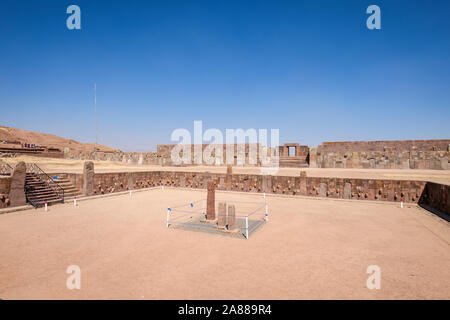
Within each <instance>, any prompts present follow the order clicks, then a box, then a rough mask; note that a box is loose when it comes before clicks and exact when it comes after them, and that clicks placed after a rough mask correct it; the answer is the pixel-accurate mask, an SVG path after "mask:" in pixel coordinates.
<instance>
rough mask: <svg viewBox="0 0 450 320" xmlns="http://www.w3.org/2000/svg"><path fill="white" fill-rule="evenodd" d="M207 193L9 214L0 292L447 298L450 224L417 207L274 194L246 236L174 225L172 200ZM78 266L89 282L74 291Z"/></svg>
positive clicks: (5, 295) (7, 295) (146, 195)
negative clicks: (375, 271)
mask: <svg viewBox="0 0 450 320" xmlns="http://www.w3.org/2000/svg"><path fill="white" fill-rule="evenodd" d="M204 197H205V191H201V190H198V191H195V190H182V189H169V188H166V189H164V190H161V189H155V190H148V191H140V192H135V193H133V195H132V196H131V197H130V196H129V195H128V194H122V195H115V196H111V197H103V198H97V199H91V200H85V201H79V203H78V206H77V207H74V206H73V204H72V203H66V204H60V205H55V206H51V207H49V211H48V212H45V211H44V209H43V208H39V209H31V210H26V211H20V212H14V213H7V214H2V215H0V243H1V247H0V298H1V299H122V298H123V299H334V298H337V299H450V250H449V243H450V228H449V223H447V222H446V221H444V220H441V219H440V218H438V217H436V216H434V215H432V214H430V213H428V212H427V211H425V210H423V209H421V208H419V207H416V206H414V205H411V206H405V207H404V208H400V207H399V205H398V204H396V203H375V202H370V201H351V200H331V199H315V198H304V197H298V196H297V197H288V196H285V197H283V196H269V197H268V198H267V199H268V202H269V210H270V215H269V222H268V223H267V224H265V225H263V226H262V227H261V228H260V229H258V230H257V231H256V232H254V233H253V234H252V235H251V237H250V239H248V240H245V239H242V238H233V237H227V236H222V235H216V234H208V233H203V232H195V231H186V230H179V229H173V228H166V226H165V221H166V211H167V207H171V206H172V207H173V206H176V205H179V204H184V203H189V202H193V201H196V200H199V199H202V198H204ZM216 199H225V200H227V202H228V203H231V202H232V201H253V200H257V201H260V200H262V196H261V195H260V194H243V193H232V192H228V193H227V192H217V193H216ZM236 209H237V210H238V211H239V204H238V203H236ZM70 265H77V266H79V267H80V269H81V289H80V290H76V289H75V290H69V289H67V287H66V280H67V278H68V277H69V274H67V273H66V269H67V268H68V266H70ZM370 265H377V266H379V267H380V270H381V289H379V290H377V289H373V290H369V289H368V288H367V287H366V281H367V279H368V277H369V276H370V275H369V274H367V273H366V271H367V268H368V266H370Z"/></svg>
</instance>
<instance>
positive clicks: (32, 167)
mask: <svg viewBox="0 0 450 320" xmlns="http://www.w3.org/2000/svg"><path fill="white" fill-rule="evenodd" d="M26 167H27V173H34V174H36V175H38V176H39V178H41V179H42V177H43V179H42V180H43V181H44V182H45V183H46V184H47V186H48V187H49V188H51V189H52V190H53V191H54V192H55V193H56V194H57V195H58V197H59V198H61V199H62V201H63V202H64V189H63V188H62V187H61V186H60V185H59V184H58V183H57V182H56V181H55V180H53V179H52V178H51V177H50V176H49V175H48V174H47V173H46V172H45V171H44V170H42V169H41V168H40V167H39V166H38V165H37V164H35V163H27V164H26ZM30 202H31V201H30Z"/></svg>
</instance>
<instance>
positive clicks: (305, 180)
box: [94, 171, 426, 203]
mask: <svg viewBox="0 0 450 320" xmlns="http://www.w3.org/2000/svg"><path fill="white" fill-rule="evenodd" d="M208 180H212V181H214V183H215V185H216V189H218V190H230V191H242V192H266V193H273V194H285V195H304V196H312V197H325V198H341V199H358V200H379V201H401V199H403V201H404V202H412V203H417V202H418V200H419V198H420V196H421V194H422V191H423V189H424V187H425V184H426V182H425V181H412V180H381V179H377V180H372V179H371V180H369V179H347V178H319V177H300V176H297V177H292V176H270V175H267V176H266V175H248V174H233V175H227V174H217V173H198V172H167V171H150V172H123V173H96V174H95V176H94V194H105V193H113V192H119V191H126V190H131V189H140V188H149V187H156V186H161V185H165V186H172V187H183V188H195V189H205V188H206V183H207V181H208Z"/></svg>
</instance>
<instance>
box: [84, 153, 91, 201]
mask: <svg viewBox="0 0 450 320" xmlns="http://www.w3.org/2000/svg"><path fill="white" fill-rule="evenodd" d="M83 194H84V195H85V196H91V195H93V194H94V163H93V162H92V161H86V162H85V163H84V168H83Z"/></svg>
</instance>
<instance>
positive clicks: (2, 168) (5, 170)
mask: <svg viewBox="0 0 450 320" xmlns="http://www.w3.org/2000/svg"><path fill="white" fill-rule="evenodd" d="M12 172H13V168H12V167H11V166H10V165H9V164H8V163H7V162H3V161H0V175H8V176H9V175H11V174H12Z"/></svg>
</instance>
